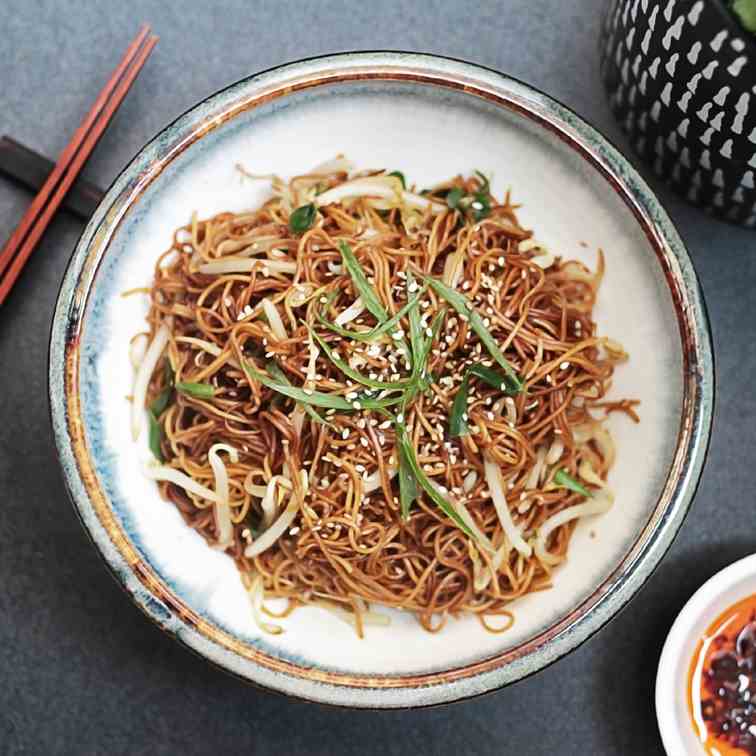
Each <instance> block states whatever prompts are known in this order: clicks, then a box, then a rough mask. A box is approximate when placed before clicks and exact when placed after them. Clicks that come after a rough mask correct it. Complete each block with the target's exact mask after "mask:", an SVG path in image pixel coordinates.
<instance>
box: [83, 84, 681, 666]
mask: <svg viewBox="0 0 756 756" xmlns="http://www.w3.org/2000/svg"><path fill="white" fill-rule="evenodd" d="M337 153H344V154H346V155H347V156H348V157H349V158H350V159H352V160H353V161H354V162H355V163H356V164H357V165H358V166H359V167H361V168H367V167H384V166H385V167H388V168H390V169H399V170H402V171H403V172H404V173H405V175H406V176H407V177H408V180H409V181H411V182H415V183H417V185H418V187H422V186H424V185H427V184H431V183H433V182H436V181H439V180H441V179H444V178H446V177H448V176H451V175H453V174H456V173H458V172H461V173H469V172H470V171H472V170H473V169H476V168H477V169H481V170H483V171H485V172H487V173H493V190H494V192H495V193H497V194H501V193H503V192H504V191H505V190H506V189H507V188H508V187H511V188H512V192H513V198H514V200H515V201H516V202H518V203H521V204H522V205H523V207H522V209H521V211H520V217H521V220H522V221H523V223H524V224H525V225H526V226H529V227H532V228H533V229H534V230H535V233H536V236H537V237H538V238H539V239H541V240H542V241H544V242H545V243H546V244H547V245H548V246H549V247H550V248H551V249H552V250H553V251H555V252H557V253H559V254H561V255H563V256H566V257H568V258H578V259H580V260H583V261H585V262H586V263H587V264H589V265H590V266H591V267H594V266H595V264H596V259H597V252H596V250H597V249H598V248H599V247H600V248H602V249H603V250H604V252H605V254H606V259H607V272H606V278H605V281H604V284H603V287H602V289H601V293H600V299H599V304H598V307H597V309H596V313H595V316H596V319H597V320H598V323H599V326H600V333H601V334H606V335H611V336H613V337H615V338H617V339H619V340H620V341H621V342H622V343H623V344H624V346H625V347H626V349H627V350H628V352H629V353H630V355H631V359H630V362H629V363H627V364H626V365H624V366H621V367H620V368H619V369H618V370H617V374H616V380H615V382H614V387H613V390H612V394H613V396H615V397H618V398H620V397H633V398H637V399H640V400H641V406H640V414H641V417H642V422H641V424H640V425H637V426H636V425H634V424H632V423H631V422H630V421H629V420H628V419H627V418H625V417H623V416H620V415H614V416H613V417H612V418H611V419H610V421H609V424H610V427H611V431H612V433H613V435H614V438H615V440H616V443H617V448H618V459H617V463H616V465H615V467H614V469H613V470H612V472H611V475H610V483H611V486H612V488H613V489H614V491H615V492H616V496H617V499H616V504H615V506H614V508H613V509H612V510H611V511H610V512H609V513H608V514H606V515H604V516H602V517H599V518H595V519H593V520H591V521H586V522H582V523H581V524H580V525H579V526H578V528H577V531H576V532H575V535H574V537H573V540H572V543H571V546H570V557H569V560H568V562H567V564H566V565H565V566H563V567H562V568H560V569H559V570H558V571H557V574H556V578H555V587H554V589H553V590H550V591H547V592H543V593H538V594H534V595H531V596H527V597H526V598H524V599H523V600H520V601H518V602H517V603H516V604H515V605H514V607H513V608H514V611H515V613H516V623H515V625H514V627H513V628H512V629H511V630H509V631H508V632H506V633H504V634H502V635H492V634H489V633H487V632H485V631H484V630H483V629H482V628H481V626H480V625H479V623H478V622H477V621H476V620H474V619H470V618H463V619H460V620H452V621H450V622H449V623H448V625H447V627H446V628H445V629H444V631H443V632H441V633H438V634H435V635H431V634H428V633H426V632H424V631H423V630H422V629H421V628H420V626H419V625H418V624H417V623H416V621H415V620H414V619H413V618H412V617H410V616H407V615H403V614H401V613H399V612H391V614H392V624H391V626H390V627H389V628H374V627H371V628H369V629H368V639H369V640H368V641H360V640H359V639H358V638H357V637H356V635H355V633H354V631H353V629H352V628H351V627H349V626H348V625H346V624H344V623H342V622H341V621H340V620H338V619H337V618H335V617H333V616H331V615H330V614H328V613H326V612H324V611H323V610H319V609H309V608H308V609H301V610H298V611H296V612H295V613H294V614H293V615H292V616H291V617H290V618H289V619H288V620H286V621H285V622H284V626H285V628H286V632H285V633H284V634H282V635H279V636H267V635H261V634H260V632H259V631H258V629H257V627H256V626H255V624H254V622H253V620H252V615H251V613H250V610H249V605H248V602H247V599H246V596H245V594H244V592H243V590H242V586H241V583H240V580H239V576H238V574H237V571H236V568H235V566H234V565H233V563H232V562H231V560H230V559H229V558H227V557H225V556H223V555H221V554H219V553H217V552H216V551H213V550H212V549H210V548H208V547H207V545H206V544H205V543H204V541H203V540H202V539H201V538H200V537H199V536H197V535H196V534H195V533H193V532H192V531H190V530H189V529H188V528H187V527H186V526H185V525H184V523H183V521H182V520H181V518H180V516H179V514H178V512H177V511H176V510H175V509H174V508H173V506H172V505H171V504H168V503H166V502H164V501H162V500H161V499H160V498H159V496H158V494H157V490H156V487H155V485H154V484H153V483H152V482H151V481H149V480H147V479H145V478H144V477H143V475H142V473H141V465H142V462H143V461H144V460H146V459H148V458H149V451H148V450H147V445H146V438H145V436H146V434H145V433H143V434H142V438H141V439H140V442H139V443H138V444H134V443H133V442H132V441H131V438H130V434H129V422H128V418H129V404H128V402H127V401H126V400H125V398H124V397H125V396H126V395H128V394H129V393H130V391H131V383H132V375H133V373H132V370H131V367H130V364H129V360H128V341H129V339H130V337H131V336H132V335H133V334H134V333H135V332H136V331H137V330H138V329H141V328H142V327H143V317H144V315H145V313H146V311H147V303H146V297H143V296H132V297H129V298H121V297H119V296H118V295H119V292H122V291H125V290H127V289H131V288H133V287H137V286H145V285H148V284H149V282H150V278H151V271H152V268H153V265H154V262H155V259H156V257H157V255H158V254H159V253H160V252H161V251H163V250H164V249H166V248H167V246H168V245H169V243H170V239H171V234H172V232H173V230H174V229H175V228H176V227H177V226H179V225H182V224H185V223H187V221H188V220H189V218H190V216H191V213H192V211H194V210H196V211H197V212H198V214H199V215H200V217H206V216H210V215H212V214H214V213H217V212H220V211H223V210H242V209H244V208H250V207H255V206H256V205H257V204H258V203H260V202H261V201H262V200H263V199H264V198H265V197H266V196H267V187H266V184H265V183H264V182H257V183H255V182H251V181H249V180H242V179H241V177H240V174H239V173H238V172H237V171H236V170H235V167H234V165H235V163H241V164H243V165H244V166H245V168H246V169H247V170H249V171H251V172H253V173H258V174H266V173H270V172H275V173H278V174H280V175H282V176H284V177H288V176H291V175H293V174H296V173H301V172H303V171H304V170H306V169H307V168H309V167H312V166H314V165H316V164H317V163H319V162H321V161H323V160H326V159H328V158H331V157H333V156H334V155H336V154H337ZM583 243H585V245H587V246H583ZM81 349H82V359H81V363H80V364H81V368H80V371H81V372H80V391H81V396H82V407H83V412H84V418H85V424H86V433H87V441H88V445H89V448H90V451H91V453H92V455H93V457H94V459H95V466H96V468H97V470H98V474H99V476H100V481H101V483H102V485H103V487H104V488H105V490H106V491H107V493H108V495H109V497H110V499H111V501H112V504H113V508H114V511H115V513H116V516H117V518H118V519H119V521H120V523H121V525H122V526H123V528H124V530H125V531H126V533H127V534H128V536H129V537H130V538H131V540H132V541H133V543H134V545H135V547H136V548H137V550H138V551H139V552H140V554H141V555H142V556H143V557H144V559H145V560H146V561H147V562H148V563H149V564H150V565H151V566H152V567H153V569H154V570H155V571H156V572H157V574H158V575H159V576H160V577H161V578H162V579H163V580H164V581H165V582H166V583H167V584H168V585H169V586H170V587H171V588H172V589H173V590H174V591H175V592H176V593H177V594H178V596H179V597H180V598H181V599H182V600H183V601H185V602H186V603H187V604H188V605H190V606H191V607H192V608H193V609H194V610H195V611H197V612H198V613H199V614H201V615H203V616H204V617H205V618H207V619H208V620H209V621H211V622H212V623H214V624H216V625H217V626H218V627H220V628H223V629H225V630H226V631H228V632H230V633H232V634H233V635H234V636H236V637H238V638H240V639H243V640H244V641H245V642H248V643H250V644H254V645H255V646H256V647H258V648H260V649H261V650H263V651H265V652H266V653H268V654H271V655H274V656H278V657H280V658H283V659H287V660H290V661H294V662H297V663H300V664H303V665H306V666H316V667H319V668H323V669H327V670H333V671H341V672H348V673H353V674H388V675H408V674H418V673H426V672H431V671H435V670H441V669H450V668H453V667H458V666H461V665H464V664H467V663H469V662H471V661H475V660H480V659H483V658H486V657H490V656H492V655H494V654H497V653H499V652H501V651H503V650H505V649H508V648H511V647H513V646H516V645H518V644H520V643H522V642H523V641H524V640H526V639H528V638H531V637H532V636H534V635H535V634H537V633H539V632H541V631H542V630H544V629H545V628H547V627H549V626H550V625H551V624H553V623H554V622H555V621H557V620H559V619H560V618H562V617H564V616H565V615H566V614H567V613H569V612H570V611H571V610H573V609H574V608H575V607H576V606H577V605H578V604H579V603H580V602H581V601H582V600H584V599H585V598H586V597H587V596H588V595H590V594H591V593H592V592H593V591H594V590H595V589H596V588H597V587H598V586H599V585H600V584H601V582H602V581H603V580H604V579H605V578H606V577H607V576H608V575H609V574H610V573H611V572H612V570H613V569H615V567H616V566H617V564H618V563H619V562H620V560H621V559H622V557H623V556H624V555H625V554H626V553H627V551H628V549H629V547H630V546H631V545H632V543H633V542H634V541H635V539H636V538H637V536H638V534H639V532H640V531H641V529H642V528H643V526H644V525H645V524H646V522H647V520H648V518H649V515H650V514H651V512H652V510H653V508H654V506H655V505H656V502H657V499H658V497H659V494H660V492H661V490H662V487H663V485H664V482H665V480H666V477H667V474H668V472H669V467H670V463H671V460H672V456H673V453H674V450H675V445H676V439H677V435H678V431H679V428H680V420H681V401H682V360H681V344H680V337H679V332H678V326H677V319H676V315H675V311H674V307H673V304H672V300H671V297H670V294H669V291H668V288H667V285H666V283H665V280H664V277H663V275H662V273H661V269H660V266H659V264H658V262H657V259H656V256H655V253H654V251H653V250H652V248H651V245H650V243H649V241H648V240H647V238H646V237H645V236H644V234H643V233H642V232H641V230H640V228H639V226H638V223H637V221H636V220H635V219H634V217H633V215H632V214H631V212H630V211H629V210H628V209H627V207H626V206H625V204H624V203H623V202H622V201H621V199H620V198H619V196H618V195H617V194H616V193H615V191H614V190H613V189H612V188H611V187H610V185H609V183H608V182H607V181H606V180H605V179H604V178H602V177H601V176H600V175H599V174H598V173H597V172H596V171H595V170H594V169H592V168H591V167H590V166H588V165H587V163H586V162H585V161H583V160H582V159H580V158H579V157H578V156H577V155H576V154H575V153H574V152H573V151H572V150H571V148H570V147H568V146H567V145H566V144H565V143H563V142H562V141H560V140H558V139H556V138H555V137H553V136H552V135H551V134H550V133H549V132H548V131H546V130H545V129H544V128H542V127H540V126H537V125H535V124H532V123H531V122H529V121H528V120H527V119H526V118H525V117H523V116H521V115H518V114H516V113H513V112H508V111H505V110H503V109H501V108H497V107H494V106H493V105H490V104H488V103H485V102H484V101H482V100H480V99H477V98H475V97H473V96H471V95H468V94H464V93H462V92H453V91H447V90H441V89H440V88H436V87H432V86H429V85H419V84H409V83H407V84H404V83H388V82H372V83H368V84H335V85H329V86H321V87H318V88H317V89H315V90H312V91H310V92H307V93H304V94H297V95H292V96H289V97H287V98H285V99H284V100H283V101H282V102H281V103H278V104H275V103H274V104H272V105H271V104H269V105H266V106H263V107H260V108H257V109H255V110H251V111H248V112H246V113H244V114H242V115H240V116H238V117H237V118H235V119H233V120H232V121H230V122H228V123H225V124H222V125H221V126H219V127H218V128H216V129H215V130H214V131H212V132H211V133H210V134H209V135H208V136H206V137H205V138H203V139H202V140H200V141H199V142H197V143H195V144H193V145H192V146H190V147H189V148H188V149H186V150H185V151H184V152H183V153H182V154H181V155H180V156H179V157H178V158H177V159H175V160H174V161H173V162H172V163H171V164H170V165H169V166H168V167H167V168H166V169H165V170H164V171H163V172H162V174H161V175H160V177H159V178H158V179H157V180H156V181H155V182H153V183H152V184H151V185H150V186H149V187H148V188H147V189H146V191H145V193H144V195H143V197H142V198H141V200H140V201H139V202H138V204H137V205H136V206H135V207H133V208H132V209H131V210H130V211H129V212H128V213H127V215H126V216H125V218H124V220H123V221H122V222H121V224H120V226H119V228H118V229H117V231H116V232H115V235H114V238H113V240H112V242H111V248H110V250H109V252H108V255H107V256H106V257H105V259H104V261H103V263H102V265H101V268H100V270H99V271H98V273H97V276H96V279H95V282H94V285H93V288H92V292H91V295H90V300H89V303H88V312H87V320H86V323H85V326H84V331H83V338H82V342H81Z"/></svg>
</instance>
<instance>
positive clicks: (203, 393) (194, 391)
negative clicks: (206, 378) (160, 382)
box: [176, 381, 215, 399]
mask: <svg viewBox="0 0 756 756" xmlns="http://www.w3.org/2000/svg"><path fill="white" fill-rule="evenodd" d="M176 391H179V392H180V393H182V394H186V395H187V396H193V397H194V398H195V399H212V397H214V396H215V388H213V386H211V385H210V384H209V383H189V382H186V381H179V382H178V383H177V384H176Z"/></svg>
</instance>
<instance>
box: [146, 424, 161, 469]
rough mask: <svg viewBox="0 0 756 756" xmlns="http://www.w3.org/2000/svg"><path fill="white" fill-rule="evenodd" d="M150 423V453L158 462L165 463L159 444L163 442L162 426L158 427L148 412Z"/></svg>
mask: <svg viewBox="0 0 756 756" xmlns="http://www.w3.org/2000/svg"><path fill="white" fill-rule="evenodd" d="M147 414H148V418H149V422H150V451H151V452H152V453H153V455H154V456H155V459H156V460H157V461H158V462H161V463H162V462H165V459H164V458H163V451H162V449H161V448H160V442H161V441H162V440H163V426H162V425H160V423H159V422H158V420H157V418H156V417H155V415H154V414H153V413H152V411H150V412H148V413H147Z"/></svg>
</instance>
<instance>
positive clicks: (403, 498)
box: [398, 447, 417, 520]
mask: <svg viewBox="0 0 756 756" xmlns="http://www.w3.org/2000/svg"><path fill="white" fill-rule="evenodd" d="M398 454H399V503H400V506H401V513H402V519H403V520H408V519H409V513H410V507H411V506H412V503H413V502H414V501H415V499H416V498H417V482H416V481H415V476H414V475H413V474H412V468H411V466H410V463H409V460H408V459H407V456H406V454H405V453H404V451H403V449H402V448H401V447H400V448H399V451H398Z"/></svg>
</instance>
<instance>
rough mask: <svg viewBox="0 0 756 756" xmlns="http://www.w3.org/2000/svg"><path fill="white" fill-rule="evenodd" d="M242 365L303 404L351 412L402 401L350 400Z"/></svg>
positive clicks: (277, 389)
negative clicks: (277, 379) (274, 377)
mask: <svg viewBox="0 0 756 756" xmlns="http://www.w3.org/2000/svg"><path fill="white" fill-rule="evenodd" d="M242 365H243V368H244V372H245V373H246V374H247V376H248V377H249V378H251V379H252V380H255V381H259V382H260V383H262V385H263V386H267V387H268V388H269V389H272V390H273V391H276V392H278V393H279V394H283V395H284V396H288V397H289V398H290V399H296V401H298V402H301V403H302V404H312V405H314V406H316V407H325V408H326V409H336V410H343V411H344V412H351V411H353V410H356V409H381V408H383V407H391V406H392V405H394V404H397V403H398V402H399V401H400V399H398V398H396V397H385V398H383V399H373V398H371V397H364V396H358V397H357V399H354V400H352V401H349V400H347V399H345V398H344V397H343V396H339V395H338V394H326V393H323V392H322V391H310V390H309V389H301V388H297V387H296V386H290V385H289V386H287V385H286V384H283V383H280V382H279V381H276V380H274V379H273V378H271V377H270V376H268V375H266V374H265V373H261V372H260V371H259V370H256V369H255V368H253V367H252V366H251V365H249V364H248V363H246V362H245V363H242ZM355 405H358V406H355Z"/></svg>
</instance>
